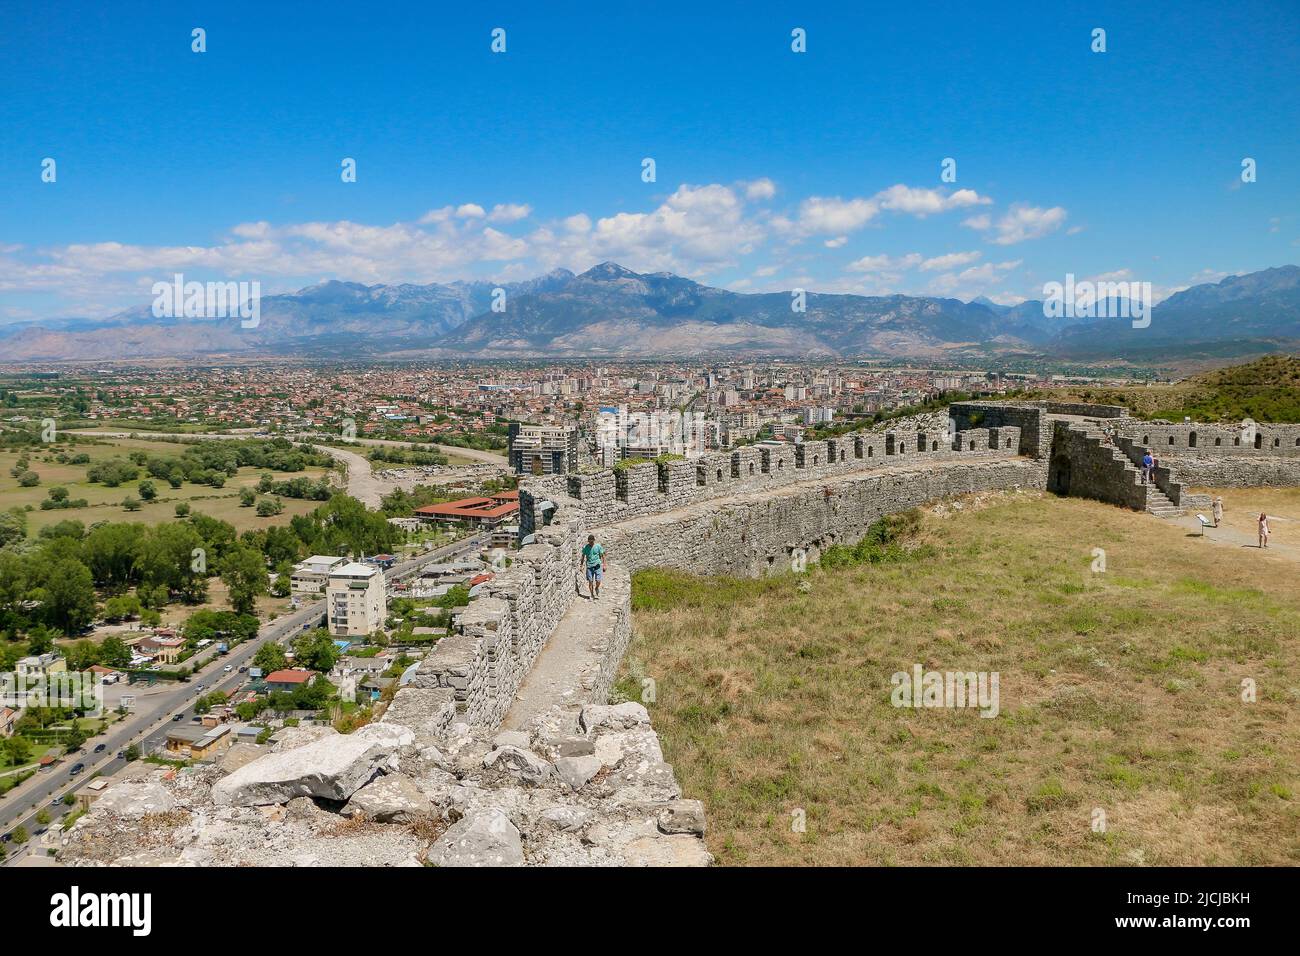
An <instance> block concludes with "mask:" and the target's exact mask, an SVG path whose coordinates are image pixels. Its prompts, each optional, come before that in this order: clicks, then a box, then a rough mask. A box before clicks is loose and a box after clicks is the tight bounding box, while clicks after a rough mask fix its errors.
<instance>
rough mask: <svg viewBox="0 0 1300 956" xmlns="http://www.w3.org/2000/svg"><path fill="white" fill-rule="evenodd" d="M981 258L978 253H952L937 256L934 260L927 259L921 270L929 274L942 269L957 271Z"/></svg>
mask: <svg viewBox="0 0 1300 956" xmlns="http://www.w3.org/2000/svg"><path fill="white" fill-rule="evenodd" d="M979 257H980V253H978V252H950V253H948V254H947V255H942V256H935V257H934V258H933V259H926V260H925V261H924V262H922V263H921V268H922V269H924V270H925V271H927V272H936V271H939V270H942V269H956V268H957V267H958V266H964V265H969V264H970V263H972V262H974V261H975V260H976V259H978V258H979Z"/></svg>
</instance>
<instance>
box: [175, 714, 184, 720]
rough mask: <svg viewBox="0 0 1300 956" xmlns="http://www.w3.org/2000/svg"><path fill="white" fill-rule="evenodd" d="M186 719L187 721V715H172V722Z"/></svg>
mask: <svg viewBox="0 0 1300 956" xmlns="http://www.w3.org/2000/svg"><path fill="white" fill-rule="evenodd" d="M184 719H185V715H184V714H173V715H172V720H174V721H175V720H184Z"/></svg>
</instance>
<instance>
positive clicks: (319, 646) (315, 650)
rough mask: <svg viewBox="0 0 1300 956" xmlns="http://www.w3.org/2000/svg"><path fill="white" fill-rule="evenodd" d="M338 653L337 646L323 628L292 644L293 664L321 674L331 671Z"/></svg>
mask: <svg viewBox="0 0 1300 956" xmlns="http://www.w3.org/2000/svg"><path fill="white" fill-rule="evenodd" d="M339 653H340V651H339V647H338V645H337V644H335V643H334V640H333V638H331V637H330V635H329V631H326V630H325V629H324V628H318V629H317V630H314V631H309V632H308V633H306V634H303V635H301V636H299V637H297V638H295V639H294V642H293V659H294V662H295V663H297V664H300V665H301V666H303V667H308V668H310V669H311V670H314V671H320V672H322V673H325V672H327V671H329V670H332V669H333V667H334V664H335V662H336V661H337V660H338V659H339Z"/></svg>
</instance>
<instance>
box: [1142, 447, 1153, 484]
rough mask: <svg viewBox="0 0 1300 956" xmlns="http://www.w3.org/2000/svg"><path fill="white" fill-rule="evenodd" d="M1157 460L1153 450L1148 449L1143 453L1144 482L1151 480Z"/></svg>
mask: <svg viewBox="0 0 1300 956" xmlns="http://www.w3.org/2000/svg"><path fill="white" fill-rule="evenodd" d="M1155 462H1156V460H1155V459H1154V458H1152V457H1151V450H1150V449H1147V450H1146V452H1144V453H1143V455H1142V484H1144V485H1145V484H1146V483H1147V482H1148V481H1150V480H1151V469H1152V468H1153V467H1154V466H1155Z"/></svg>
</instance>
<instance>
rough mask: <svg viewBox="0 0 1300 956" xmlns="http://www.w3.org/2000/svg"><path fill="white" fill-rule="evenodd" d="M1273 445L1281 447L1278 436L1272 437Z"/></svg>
mask: <svg viewBox="0 0 1300 956" xmlns="http://www.w3.org/2000/svg"><path fill="white" fill-rule="evenodd" d="M1273 447H1274V448H1281V447H1282V439H1280V438H1274V439H1273Z"/></svg>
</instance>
